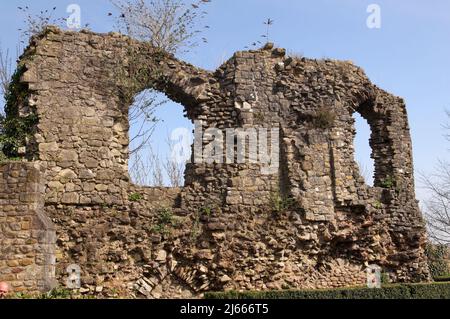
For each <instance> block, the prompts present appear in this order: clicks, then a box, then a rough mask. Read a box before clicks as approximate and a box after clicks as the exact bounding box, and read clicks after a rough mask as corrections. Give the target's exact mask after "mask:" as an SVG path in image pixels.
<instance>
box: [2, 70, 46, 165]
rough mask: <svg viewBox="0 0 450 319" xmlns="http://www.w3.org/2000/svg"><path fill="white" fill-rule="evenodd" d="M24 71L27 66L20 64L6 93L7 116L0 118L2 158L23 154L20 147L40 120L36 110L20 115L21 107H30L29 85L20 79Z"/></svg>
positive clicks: (9, 158) (6, 158) (15, 157)
mask: <svg viewBox="0 0 450 319" xmlns="http://www.w3.org/2000/svg"><path fill="white" fill-rule="evenodd" d="M24 72H25V67H24V66H23V65H19V66H18V68H17V69H16V71H15V72H14V75H13V76H12V79H11V84H10V85H9V88H8V91H7V93H6V95H5V101H6V105H5V116H2V117H1V118H0V150H1V152H0V160H11V159H17V158H19V157H21V156H22V155H23V154H22V152H20V148H21V147H23V146H25V145H26V144H27V140H28V139H29V138H30V137H31V135H32V131H33V128H34V127H35V126H36V124H37V121H38V118H37V115H36V114H35V113H34V112H30V113H29V114H28V115H26V116H21V115H20V111H19V109H20V108H23V109H27V108H28V107H29V105H28V94H29V91H28V85H27V84H26V83H22V82H21V81H20V78H21V76H22V74H23V73H24Z"/></svg>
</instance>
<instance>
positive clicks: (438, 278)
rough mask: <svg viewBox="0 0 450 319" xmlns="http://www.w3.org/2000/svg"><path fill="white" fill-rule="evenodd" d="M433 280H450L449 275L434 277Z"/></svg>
mask: <svg viewBox="0 0 450 319" xmlns="http://www.w3.org/2000/svg"><path fill="white" fill-rule="evenodd" d="M434 281H438V282H443V281H450V275H447V276H441V277H435V278H434Z"/></svg>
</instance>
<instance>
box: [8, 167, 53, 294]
mask: <svg viewBox="0 0 450 319" xmlns="http://www.w3.org/2000/svg"><path fill="white" fill-rule="evenodd" d="M0 180H1V183H0V203H1V210H0V281H6V282H9V283H10V284H11V286H12V288H13V290H14V291H15V292H21V291H28V292H37V291H47V290H49V289H51V288H53V287H54V286H55V248H56V236H55V235H56V234H55V228H54V226H53V224H52V222H51V221H50V219H49V218H48V217H47V216H46V215H45V214H44V201H43V200H44V192H43V190H44V184H43V181H42V179H41V170H40V167H39V165H37V164H35V163H7V164H2V165H1V168H0Z"/></svg>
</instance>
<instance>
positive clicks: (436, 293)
mask: <svg viewBox="0 0 450 319" xmlns="http://www.w3.org/2000/svg"><path fill="white" fill-rule="evenodd" d="M205 298H206V299H450V283H447V282H443V283H422V284H391V285H385V286H383V288H380V289H369V288H365V287H355V288H338V289H322V290H276V291H248V292H236V291H229V292H216V293H206V294H205Z"/></svg>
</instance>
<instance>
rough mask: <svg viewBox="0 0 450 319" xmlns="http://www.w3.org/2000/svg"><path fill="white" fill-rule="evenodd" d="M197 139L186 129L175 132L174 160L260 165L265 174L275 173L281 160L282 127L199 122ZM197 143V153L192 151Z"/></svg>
mask: <svg viewBox="0 0 450 319" xmlns="http://www.w3.org/2000/svg"><path fill="white" fill-rule="evenodd" d="M194 125H195V130H194V139H192V135H191V133H190V132H189V131H188V130H187V129H185V128H178V129H176V130H174V131H173V132H172V134H171V140H172V141H173V142H174V146H173V148H172V154H171V159H172V160H173V161H175V162H177V163H186V162H187V163H190V162H193V163H197V164H199V163H207V164H213V163H217V164H224V163H225V164H233V163H237V164H245V163H248V164H259V165H261V173H262V174H275V173H277V172H278V168H279V163H280V129H279V127H272V128H263V127H258V128H226V129H219V128H215V127H212V128H204V127H203V123H202V121H195V122H194ZM192 142H193V144H194V147H193V154H192V155H191V154H190V152H189V151H188V150H189V149H191V144H192Z"/></svg>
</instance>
